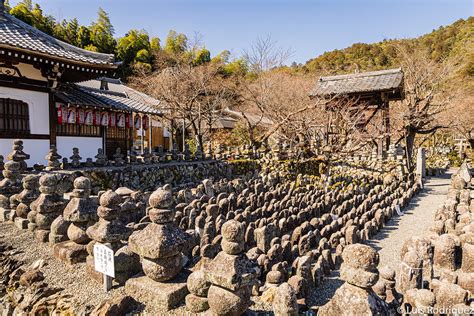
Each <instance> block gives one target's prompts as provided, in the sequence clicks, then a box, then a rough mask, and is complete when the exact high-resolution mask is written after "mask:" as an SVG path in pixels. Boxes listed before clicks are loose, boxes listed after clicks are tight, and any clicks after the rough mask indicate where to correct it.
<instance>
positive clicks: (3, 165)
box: [0, 155, 5, 179]
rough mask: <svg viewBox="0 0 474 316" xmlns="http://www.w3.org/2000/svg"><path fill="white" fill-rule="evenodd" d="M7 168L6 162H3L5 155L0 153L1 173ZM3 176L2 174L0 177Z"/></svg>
mask: <svg viewBox="0 0 474 316" xmlns="http://www.w3.org/2000/svg"><path fill="white" fill-rule="evenodd" d="M3 170H5V163H4V162H3V156H2V155H0V173H1V172H2V171H3ZM2 178H3V175H0V179H2Z"/></svg>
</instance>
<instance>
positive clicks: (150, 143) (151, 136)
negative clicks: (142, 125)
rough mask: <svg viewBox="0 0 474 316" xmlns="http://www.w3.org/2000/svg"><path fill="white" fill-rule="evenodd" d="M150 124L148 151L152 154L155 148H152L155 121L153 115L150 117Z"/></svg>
mask: <svg viewBox="0 0 474 316" xmlns="http://www.w3.org/2000/svg"><path fill="white" fill-rule="evenodd" d="M148 122H149V126H148V128H149V129H150V130H149V132H148V149H150V152H152V151H153V149H152V148H153V147H152V142H151V139H152V138H153V120H152V117H151V115H148Z"/></svg>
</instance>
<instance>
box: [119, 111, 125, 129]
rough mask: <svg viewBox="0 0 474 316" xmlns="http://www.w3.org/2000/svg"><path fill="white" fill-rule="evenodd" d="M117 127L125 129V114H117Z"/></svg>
mask: <svg viewBox="0 0 474 316" xmlns="http://www.w3.org/2000/svg"><path fill="white" fill-rule="evenodd" d="M117 126H118V127H125V114H124V113H119V114H117Z"/></svg>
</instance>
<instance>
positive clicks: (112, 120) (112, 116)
mask: <svg viewBox="0 0 474 316" xmlns="http://www.w3.org/2000/svg"><path fill="white" fill-rule="evenodd" d="M109 117H110V121H109V126H112V127H115V125H116V123H117V117H116V115H115V112H110V115H109Z"/></svg>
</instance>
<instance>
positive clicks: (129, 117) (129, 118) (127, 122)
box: [125, 114, 132, 128]
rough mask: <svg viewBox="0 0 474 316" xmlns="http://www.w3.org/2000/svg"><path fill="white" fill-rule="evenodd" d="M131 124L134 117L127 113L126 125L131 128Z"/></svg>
mask: <svg viewBox="0 0 474 316" xmlns="http://www.w3.org/2000/svg"><path fill="white" fill-rule="evenodd" d="M131 124H132V117H131V115H130V114H126V115H125V126H126V127H127V128H130V127H131Z"/></svg>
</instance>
